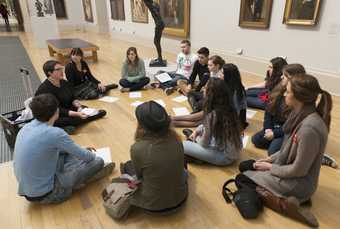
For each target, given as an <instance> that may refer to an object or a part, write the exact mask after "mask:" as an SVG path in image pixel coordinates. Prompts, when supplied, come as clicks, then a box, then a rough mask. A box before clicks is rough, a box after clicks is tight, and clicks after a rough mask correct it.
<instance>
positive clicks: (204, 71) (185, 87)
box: [177, 47, 209, 96]
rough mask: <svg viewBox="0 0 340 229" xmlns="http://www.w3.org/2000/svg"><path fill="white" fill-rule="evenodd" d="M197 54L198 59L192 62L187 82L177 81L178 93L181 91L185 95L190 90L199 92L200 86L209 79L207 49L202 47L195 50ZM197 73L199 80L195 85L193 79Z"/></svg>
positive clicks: (194, 79)
mask: <svg viewBox="0 0 340 229" xmlns="http://www.w3.org/2000/svg"><path fill="white" fill-rule="evenodd" d="M197 54H198V60H196V62H195V64H194V68H193V70H192V73H191V75H190V78H189V82H187V81H186V80H178V81H177V84H178V86H179V90H180V93H182V94H183V95H185V96H187V95H188V93H189V92H190V91H191V90H193V91H196V92H200V91H201V89H202V87H204V86H205V85H206V83H207V82H208V80H209V69H208V60H209V49H208V48H206V47H202V48H200V49H199V50H198V51H197ZM197 75H198V78H199V81H200V82H199V84H198V85H197V86H196V85H195V81H196V77H197Z"/></svg>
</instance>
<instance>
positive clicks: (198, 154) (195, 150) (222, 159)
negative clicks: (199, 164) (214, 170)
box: [183, 141, 235, 166]
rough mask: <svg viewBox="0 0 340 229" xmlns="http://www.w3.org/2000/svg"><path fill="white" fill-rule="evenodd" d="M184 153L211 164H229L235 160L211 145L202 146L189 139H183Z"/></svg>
mask: <svg viewBox="0 0 340 229" xmlns="http://www.w3.org/2000/svg"><path fill="white" fill-rule="evenodd" d="M183 146H184V154H185V155H188V156H191V157H194V158H196V159H199V160H201V161H204V162H208V163H210V164H213V165H219V166H223V165H230V164H232V163H233V162H234V161H235V160H232V159H230V158H228V156H227V154H226V153H225V152H224V151H218V150H216V149H215V148H212V147H207V148H205V147H203V146H201V145H200V144H198V143H195V142H191V141H184V142H183Z"/></svg>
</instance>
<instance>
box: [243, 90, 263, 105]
mask: <svg viewBox="0 0 340 229" xmlns="http://www.w3.org/2000/svg"><path fill="white" fill-rule="evenodd" d="M266 91H267V89H265V88H249V89H248V90H247V91H246V94H247V106H248V107H251V108H257V109H261V110H264V109H265V108H266V105H267V104H266V103H265V102H263V101H262V100H261V99H260V98H259V94H261V93H263V92H266Z"/></svg>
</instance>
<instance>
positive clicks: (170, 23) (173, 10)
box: [156, 0, 190, 38]
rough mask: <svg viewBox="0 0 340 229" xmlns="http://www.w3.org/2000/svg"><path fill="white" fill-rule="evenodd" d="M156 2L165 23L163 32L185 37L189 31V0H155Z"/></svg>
mask: <svg viewBox="0 0 340 229" xmlns="http://www.w3.org/2000/svg"><path fill="white" fill-rule="evenodd" d="M156 2H158V3H159V6H160V10H161V15H162V17H163V20H164V23H165V29H164V34H165V35H169V36H175V37H180V38H187V37H188V36H189V31H190V0H156ZM177 11H178V12H177Z"/></svg>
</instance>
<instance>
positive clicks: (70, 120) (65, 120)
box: [54, 110, 106, 127]
mask: <svg viewBox="0 0 340 229" xmlns="http://www.w3.org/2000/svg"><path fill="white" fill-rule="evenodd" d="M105 115H106V112H105V111H103V110H100V111H99V113H98V114H96V115H93V116H90V117H88V118H86V119H82V118H79V117H59V118H58V120H57V121H56V122H55V123H54V126H57V127H65V126H80V125H82V124H85V123H88V122H91V121H93V120H96V119H99V118H102V117H104V116H105Z"/></svg>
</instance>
